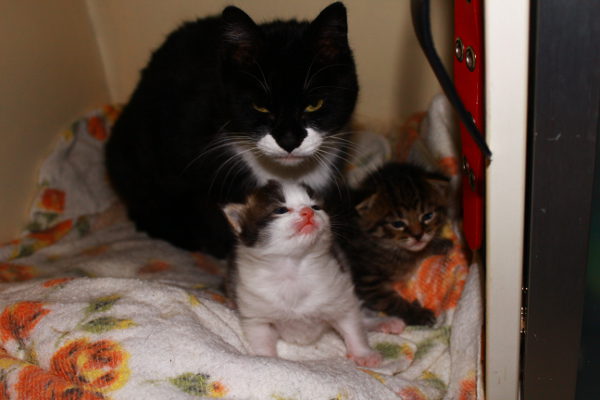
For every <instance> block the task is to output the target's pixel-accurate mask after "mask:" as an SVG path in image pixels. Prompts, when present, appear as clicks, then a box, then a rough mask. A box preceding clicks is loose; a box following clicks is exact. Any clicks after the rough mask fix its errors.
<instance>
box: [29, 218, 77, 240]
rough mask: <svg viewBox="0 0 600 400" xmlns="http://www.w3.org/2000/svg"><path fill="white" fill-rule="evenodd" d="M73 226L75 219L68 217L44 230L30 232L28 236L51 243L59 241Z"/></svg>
mask: <svg viewBox="0 0 600 400" xmlns="http://www.w3.org/2000/svg"><path fill="white" fill-rule="evenodd" d="M72 227H73V221H72V220H70V219H68V220H66V221H63V222H60V223H58V224H56V225H54V226H53V227H51V228H48V229H45V230H43V231H40V232H33V233H30V234H29V235H27V237H29V238H32V239H36V240H38V241H40V242H41V243H42V244H44V245H50V244H52V243H55V242H57V241H58V240H60V239H61V238H62V237H63V236H65V235H66V234H67V233H69V231H70V230H71V228H72Z"/></svg>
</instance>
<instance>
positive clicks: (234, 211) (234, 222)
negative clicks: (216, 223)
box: [223, 203, 246, 236]
mask: <svg viewBox="0 0 600 400" xmlns="http://www.w3.org/2000/svg"><path fill="white" fill-rule="evenodd" d="M245 209H246V206H245V205H244V204H237V203H230V204H227V205H226V206H225V207H223V213H224V214H225V217H226V218H227V221H228V222H229V225H231V228H232V229H233V233H235V235H236V236H239V235H240V233H242V218H243V216H244V210H245Z"/></svg>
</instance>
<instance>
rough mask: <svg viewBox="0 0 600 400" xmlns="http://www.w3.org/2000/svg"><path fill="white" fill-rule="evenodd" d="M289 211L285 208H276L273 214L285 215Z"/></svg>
mask: <svg viewBox="0 0 600 400" xmlns="http://www.w3.org/2000/svg"><path fill="white" fill-rule="evenodd" d="M288 211H289V210H288V209H287V207H277V208H276V209H275V210H273V214H279V215H281V214H285V213H287V212H288Z"/></svg>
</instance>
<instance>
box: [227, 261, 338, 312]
mask: <svg viewBox="0 0 600 400" xmlns="http://www.w3.org/2000/svg"><path fill="white" fill-rule="evenodd" d="M336 269H337V265H336V263H335V261H334V260H327V261H325V262H323V261H320V262H319V261H317V263H316V264H315V260H312V264H311V260H308V259H305V260H302V261H299V262H298V261H293V260H280V261H276V260H273V263H272V264H271V267H269V268H265V269H258V270H253V271H240V282H241V283H243V284H242V285H240V287H239V288H238V296H239V297H240V300H244V301H240V306H241V307H244V308H246V310H245V311H251V312H252V311H254V312H256V313H258V314H270V315H272V316H274V317H277V318H282V319H290V318H307V317H315V316H317V315H320V314H323V313H324V312H327V311H326V309H327V306H328V305H329V304H331V303H332V300H334V299H335V296H336V293H337V292H338V291H339V288H338V287H336V284H335V282H336V281H337V280H338V279H336V274H337V272H336ZM248 300H249V301H248Z"/></svg>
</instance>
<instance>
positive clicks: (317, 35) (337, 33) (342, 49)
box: [309, 2, 350, 61]
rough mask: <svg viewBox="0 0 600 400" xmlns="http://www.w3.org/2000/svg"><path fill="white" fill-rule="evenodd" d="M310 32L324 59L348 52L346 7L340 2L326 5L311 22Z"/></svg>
mask: <svg viewBox="0 0 600 400" xmlns="http://www.w3.org/2000/svg"><path fill="white" fill-rule="evenodd" d="M309 34H310V39H311V41H312V43H313V45H314V48H315V51H316V53H317V54H318V55H319V56H320V57H321V58H322V60H323V61H332V60H335V59H336V58H337V57H338V56H340V55H341V54H347V53H348V52H349V50H350V48H349V47H348V22H347V19H346V7H344V5H343V4H342V3H340V2H337V3H333V4H331V5H330V6H328V7H326V8H325V9H324V10H323V11H321V13H320V14H319V15H318V16H317V18H315V20H314V21H313V22H311V24H310V29H309Z"/></svg>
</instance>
